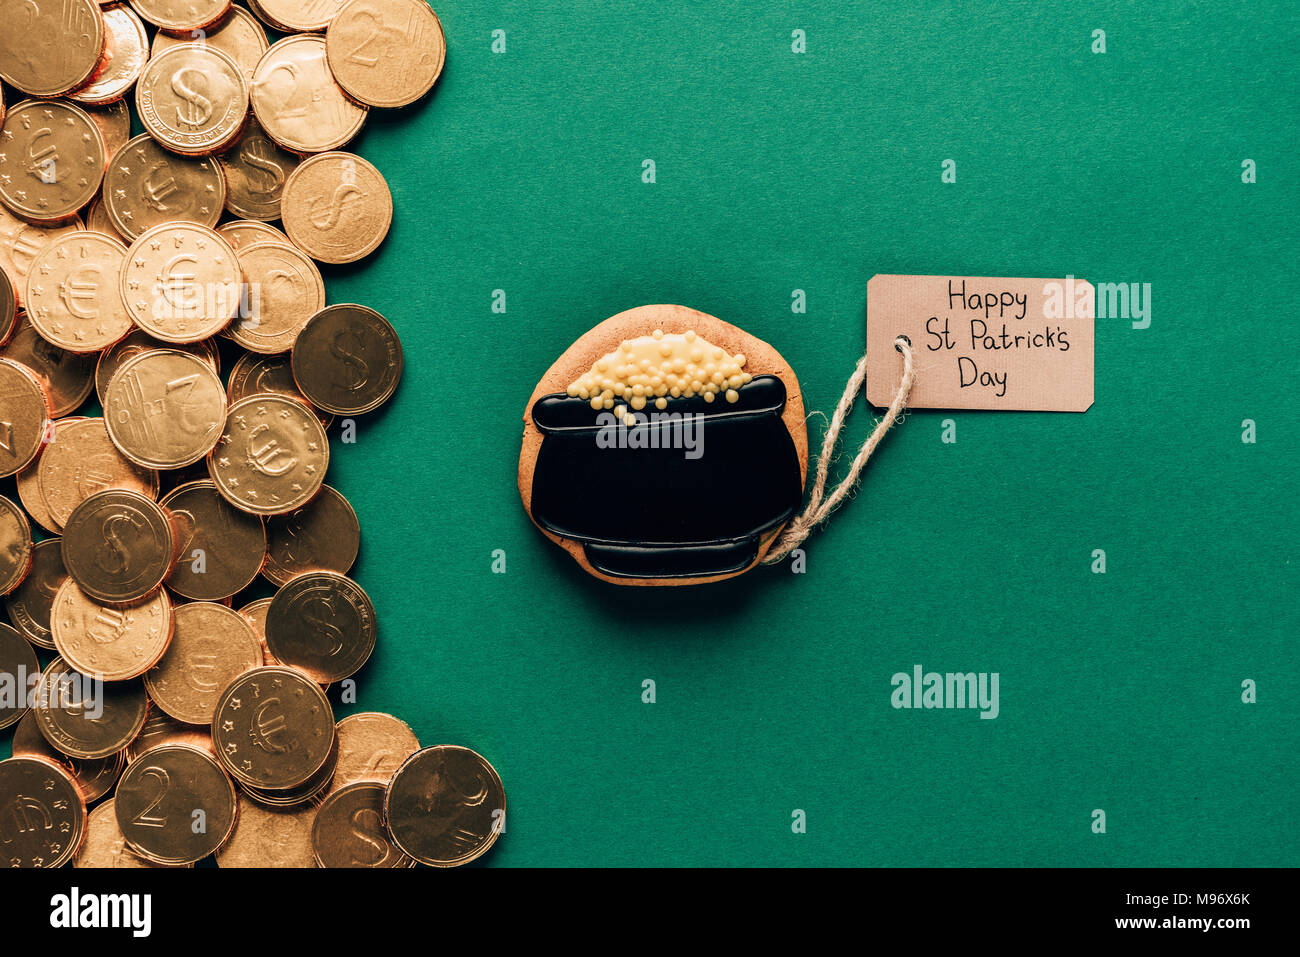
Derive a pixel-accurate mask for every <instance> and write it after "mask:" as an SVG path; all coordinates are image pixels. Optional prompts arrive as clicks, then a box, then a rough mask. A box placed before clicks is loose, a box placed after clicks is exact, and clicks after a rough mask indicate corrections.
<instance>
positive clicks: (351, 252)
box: [281, 153, 393, 263]
mask: <svg viewBox="0 0 1300 957" xmlns="http://www.w3.org/2000/svg"><path fill="white" fill-rule="evenodd" d="M281 209H282V213H283V216H284V229H285V232H287V233H288V234H289V238H290V239H292V240H293V241H294V243H296V244H297V245H298V246H300V247H302V249H303V250H304V251H305V252H306V253H307V254H308V255H310V256H311V257H312V258H313V259H318V260H320V261H321V262H323V263H350V262H356V261H357V260H358V259H363V258H365V257H366V256H369V255H370V254H371V253H372V252H374V251H375V250H376V249H378V248H379V244H380V243H382V242H383V241H384V237H385V236H387V235H388V227H389V225H390V224H391V223H392V222H393V196H392V193H390V192H389V191H388V183H386V182H385V181H384V177H383V176H382V175H381V174H380V172H379V170H377V169H375V168H374V167H373V166H371V165H370V164H369V163H367V162H366V161H365V160H363V159H362V158H361V157H360V156H356V155H354V154H352V153H321V154H320V155H318V156H313V157H311V158H310V159H308V160H305V161H303V164H302V165H301V166H299V167H298V168H297V169H296V170H294V171H293V175H291V176H290V177H289V181H288V182H287V183H285V185H284V198H283V200H282V202H281Z"/></svg>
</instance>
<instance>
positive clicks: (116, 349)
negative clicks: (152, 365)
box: [95, 329, 221, 405]
mask: <svg viewBox="0 0 1300 957" xmlns="http://www.w3.org/2000/svg"><path fill="white" fill-rule="evenodd" d="M154 349H179V350H180V351H181V352H189V353H191V354H193V355H196V356H198V357H199V358H200V359H202V360H203V361H204V362H205V363H207V365H208V366H209V367H210V368H211V369H212V371H213V372H217V373H219V372H220V371H221V362H220V356H219V355H218V353H217V347H216V345H215V344H214V343H213V342H212V340H210V339H204V340H203V341H202V342H188V343H169V342H160V341H158V340H157V339H155V338H154V337H153V336H151V335H149V334H148V333H147V332H144V331H142V330H140V329H136V330H134V331H133V332H132V333H131V334H130V335H129V336H127V337H126V338H125V339H123V340H122V341H121V342H119V343H117V344H116V345H115V346H113V347H112V348H111V349H105V350H104V351H103V352H102V353H100V356H99V362H98V363H97V364H96V365H95V391H96V392H97V393H98V394H99V401H100V404H101V405H102V404H103V402H104V396H105V395H107V394H108V384H109V383H110V382H111V381H112V380H113V376H114V375H115V374H116V373H117V370H118V369H120V368H122V366H124V365H125V364H126V361H127V360H128V359H133V358H135V357H136V356H138V355H139V354H140V353H142V352H150V351H152V350H154Z"/></svg>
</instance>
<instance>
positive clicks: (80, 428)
mask: <svg viewBox="0 0 1300 957" xmlns="http://www.w3.org/2000/svg"><path fill="white" fill-rule="evenodd" d="M65 423H67V424H66V425H65ZM37 475H38V476H39V481H40V487H41V498H42V499H43V500H44V502H45V507H46V508H47V509H48V510H49V515H50V517H51V518H53V519H54V521H55V523H56V524H57V525H58V526H59V527H60V528H62V527H63V525H64V524H66V522H67V521H68V519H69V518H71V517H72V512H73V509H75V508H76V507H77V506H78V505H80V504H81V503H82V502H84V501H85V500H86V499H88V498H89V497H90V496H92V495H94V494H95V493H96V492H102V491H104V490H105V489H110V488H116V489H125V490H127V491H131V492H139V493H140V494H141V495H143V496H145V497H146V498H157V497H158V473H156V472H154V471H153V470H152V469H148V468H144V467H143V466H140V465H136V464H135V463H134V462H132V461H130V460H129V459H127V458H126V457H125V456H123V455H122V453H121V452H119V451H118V449H117V446H115V445H114V444H113V441H112V439H110V438H109V435H108V431H107V429H106V428H105V427H104V420H103V419H101V418H82V419H78V420H76V421H75V422H69V421H68V420H67V419H61V420H60V421H59V423H58V425H57V426H56V427H55V432H54V441H53V442H51V443H50V444H49V445H48V446H46V448H45V451H44V452H42V453H41V459H40V462H39V463H38V465H37Z"/></svg>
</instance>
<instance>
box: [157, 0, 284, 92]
mask: <svg viewBox="0 0 1300 957" xmlns="http://www.w3.org/2000/svg"><path fill="white" fill-rule="evenodd" d="M182 43H196V44H198V45H200V46H203V45H205V44H206V45H208V46H212V47H216V48H217V49H218V50H220V51H221V52H222V53H225V54H228V55H229V56H230V59H232V60H234V61H235V62H236V63H238V64H239V69H240V70H241V71H242V72H243V74H244V80H245V81H246V82H247V83H249V84H250V85H251V84H252V82H253V70H254V69H255V68H256V67H257V61H258V60H260V59H261V58H262V54H263V53H265V52H266V48H267V47H268V46H269V44H268V43H267V41H266V31H265V30H263V29H262V25H261V24H260V23H258V22H257V20H256V19H254V17H253V15H252V14H251V13H249V12H248V11H247V10H245V9H244V8H243V7H236V6H232V7H231V8H230V12H229V13H228V14H227V15H226V18H225V19H224V20H222V21H221V22H220V23H217V24H214V25H213V26H211V27H209V28H207V29H206V30H203V29H200V30H191V31H189V32H187V33H182V34H181V35H180V36H169V35H168V34H166V33H163V32H162V31H161V30H159V31H158V33H157V34H155V35H154V38H153V55H154V56H158V54H160V53H162V52H163V51H164V50H167V49H170V48H171V47H174V46H177V45H179V44H182Z"/></svg>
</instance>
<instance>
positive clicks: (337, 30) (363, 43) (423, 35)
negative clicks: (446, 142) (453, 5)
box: [325, 0, 447, 108]
mask: <svg viewBox="0 0 1300 957" xmlns="http://www.w3.org/2000/svg"><path fill="white" fill-rule="evenodd" d="M325 55H326V56H327V57H328V58H329V65H330V69H331V70H333V71H334V79H336V80H338V83H339V86H341V87H343V89H344V91H345V92H346V93H347V94H348V95H349V96H350V97H352V98H353V99H354V100H357V101H358V102H360V103H365V104H366V105H368V106H382V107H389V108H392V107H398V106H406V105H407V104H410V103H414V102H415V101H416V100H418V99H419V98H420V97H422V96H424V94H426V93H428V92H429V91H430V90H431V89H433V84H434V83H435V82H436V81H437V79H438V74H440V73H441V72H442V64H443V61H444V60H445V59H446V58H447V38H446V37H445V36H443V33H442V24H441V23H440V22H439V20H438V16H437V14H435V13H434V12H433V11H432V10H431V9H429V4H428V3H426V2H425V0H348V2H347V3H346V4H345V5H344V6H343V8H342V9H341V10H339V12H338V15H337V16H336V17H335V18H334V20H333V22H331V23H330V25H329V29H328V30H326V31H325Z"/></svg>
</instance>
